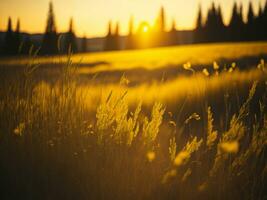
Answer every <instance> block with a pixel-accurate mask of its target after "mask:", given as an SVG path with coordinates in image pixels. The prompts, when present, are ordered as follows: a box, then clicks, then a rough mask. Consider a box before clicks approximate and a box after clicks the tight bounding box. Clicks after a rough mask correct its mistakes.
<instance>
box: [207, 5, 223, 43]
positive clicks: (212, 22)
mask: <svg viewBox="0 0 267 200" xmlns="http://www.w3.org/2000/svg"><path fill="white" fill-rule="evenodd" d="M224 29H225V27H224V23H223V20H222V13H221V8H220V6H219V7H218V8H217V9H216V7H215V4H214V2H213V3H212V6H211V8H210V9H209V11H208V15H207V19H206V23H205V25H204V30H203V41H205V42H218V41H222V40H224V38H225V32H224Z"/></svg>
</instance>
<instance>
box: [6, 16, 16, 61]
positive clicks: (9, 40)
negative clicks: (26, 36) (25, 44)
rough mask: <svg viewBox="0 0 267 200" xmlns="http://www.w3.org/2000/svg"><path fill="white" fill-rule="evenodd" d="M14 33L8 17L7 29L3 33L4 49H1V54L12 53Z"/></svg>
mask: <svg viewBox="0 0 267 200" xmlns="http://www.w3.org/2000/svg"><path fill="white" fill-rule="evenodd" d="M14 46H15V43H14V33H13V30H12V20H11V18H10V17H9V18H8V23H7V31H6V33H5V38H4V48H3V49H4V50H3V54H4V55H7V56H8V55H14V54H15V51H14Z"/></svg>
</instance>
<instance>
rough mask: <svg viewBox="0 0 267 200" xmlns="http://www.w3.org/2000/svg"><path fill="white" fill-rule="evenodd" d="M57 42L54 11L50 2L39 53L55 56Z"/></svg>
mask: <svg viewBox="0 0 267 200" xmlns="http://www.w3.org/2000/svg"><path fill="white" fill-rule="evenodd" d="M57 40H58V35H57V32H56V24H55V17H54V10H53V5H52V2H50V3H49V11H48V17H47V24H46V30H45V34H44V36H43V41H42V47H41V53H42V54H44V55H49V54H57V53H58V47H57V42H58V41H57Z"/></svg>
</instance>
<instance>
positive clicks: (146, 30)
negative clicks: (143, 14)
mask: <svg viewBox="0 0 267 200" xmlns="http://www.w3.org/2000/svg"><path fill="white" fill-rule="evenodd" d="M148 29H149V28H148V26H147V25H145V26H143V32H144V33H147V32H148Z"/></svg>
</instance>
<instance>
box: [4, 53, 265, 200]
mask: <svg viewBox="0 0 267 200" xmlns="http://www.w3.org/2000/svg"><path fill="white" fill-rule="evenodd" d="M33 58H34V56H33ZM36 67H37V65H36V63H34V64H30V65H28V67H27V68H26V69H25V74H24V75H25V76H24V75H23V77H22V78H21V79H18V81H17V82H15V84H14V82H12V81H10V80H6V81H7V82H6V83H5V84H4V85H5V87H1V90H2V91H1V93H0V95H1V98H0V135H1V136H0V167H1V177H2V179H1V199H19V198H23V199H63V198H64V199H74V198H76V199H196V198H198V199H234V198H237V199H264V198H266V197H267V196H266V195H267V194H266V183H267V174H266V173H267V170H266V161H267V160H266V155H265V154H266V145H267V143H266V141H267V130H266V129H267V114H266V108H265V106H266V93H264V94H260V95H258V96H259V99H260V100H261V103H260V104H259V103H258V102H257V101H258V99H256V98H255V95H256V92H257V86H258V85H261V86H260V87H265V88H264V90H263V91H265V92H266V84H265V83H259V84H257V83H256V82H255V83H254V84H253V85H252V87H251V89H250V92H249V95H248V98H247V100H245V101H244V102H243V104H242V105H241V106H240V108H238V109H237V110H238V112H237V113H236V114H234V115H233V116H232V118H231V120H230V121H227V123H228V124H227V125H225V126H224V127H229V128H227V129H226V130H225V131H222V130H219V129H217V128H218V127H219V126H218V124H217V123H215V121H216V120H218V119H215V118H214V113H213V112H212V110H213V108H212V107H210V106H206V107H205V108H204V112H203V113H200V114H197V113H193V114H191V113H189V112H190V111H187V110H183V111H182V112H185V115H187V116H189V117H187V118H185V119H181V120H180V121H178V120H176V119H174V118H175V116H174V115H173V114H172V113H171V112H166V111H167V108H166V107H165V106H164V105H163V104H162V103H159V102H156V103H154V105H153V106H151V107H150V111H149V112H147V111H144V109H142V102H135V106H134V107H133V106H129V104H128V101H127V100H126V97H127V95H128V90H127V87H124V86H125V85H127V84H128V81H127V79H126V78H125V77H123V78H122V80H121V83H120V85H121V86H122V89H121V90H116V91H113V90H111V91H110V92H109V93H108V94H103V96H102V98H101V101H100V102H95V104H96V105H95V106H96V112H95V113H92V111H91V110H90V109H89V110H88V109H87V107H86V101H87V98H86V97H85V96H86V95H85V94H83V93H80V92H78V86H77V78H78V77H77V76H76V69H77V68H76V67H75V65H73V63H72V61H71V59H70V57H69V58H68V59H67V60H66V64H65V66H64V68H63V69H62V70H63V71H62V73H61V74H62V76H61V77H59V78H58V80H57V82H56V83H55V84H54V85H47V84H45V83H39V84H35V83H34V82H33V80H32V79H31V77H32V76H34V74H35V69H36ZM264 67H265V64H264V63H261V65H260V67H259V68H260V70H262V71H263V73H265V72H264V70H265V69H264ZM217 76H220V75H217ZM20 77H21V76H20ZM212 78H213V77H211V79H212ZM214 80H215V79H214ZM9 81H10V82H9ZM196 84H197V83H196ZM264 84H265V85H264ZM261 91H262V90H261ZM255 102H256V103H255ZM91 103H94V102H92V101H91ZM230 103H231V102H230ZM203 105H204V104H203ZM201 106H202V104H201ZM255 107H257V108H258V107H259V111H260V113H257V112H254V110H255ZM181 109H182V108H181ZM228 115H230V113H228ZM200 116H201V117H200ZM196 123H200V125H201V126H202V128H203V129H204V130H205V134H203V135H201V134H199V133H196V132H195V131H196V130H198V129H197V128H193V127H194V126H195V125H196ZM216 127H217V128H216ZM199 132H201V131H199Z"/></svg>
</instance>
